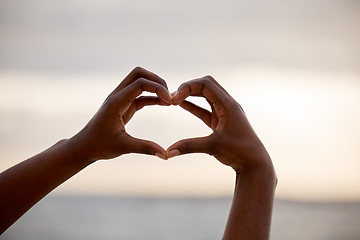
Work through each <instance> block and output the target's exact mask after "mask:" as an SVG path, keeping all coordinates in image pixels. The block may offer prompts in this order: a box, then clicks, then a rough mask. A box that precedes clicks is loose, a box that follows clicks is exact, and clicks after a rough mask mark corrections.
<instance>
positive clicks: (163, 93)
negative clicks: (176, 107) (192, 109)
mask: <svg viewBox="0 0 360 240" xmlns="http://www.w3.org/2000/svg"><path fill="white" fill-rule="evenodd" d="M143 91H147V92H151V93H155V94H156V95H157V96H158V97H159V98H160V99H161V100H162V101H164V102H165V103H168V104H170V103H171V102H172V97H171V96H170V93H169V92H168V90H167V89H166V88H165V87H164V86H163V85H161V84H159V83H156V82H152V81H150V80H147V79H144V78H139V79H138V80H137V81H135V82H133V83H131V84H130V85H129V86H127V87H126V88H124V89H123V90H121V91H120V92H118V93H116V94H115V95H114V98H115V99H116V101H118V102H119V103H120V104H123V105H125V106H130V105H131V102H132V101H134V99H135V98H136V97H138V96H139V95H140V94H141V93H142V92H143ZM126 109H127V108H126Z"/></svg>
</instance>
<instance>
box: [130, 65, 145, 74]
mask: <svg viewBox="0 0 360 240" xmlns="http://www.w3.org/2000/svg"><path fill="white" fill-rule="evenodd" d="M143 71H144V68H142V67H140V66H137V67H135V68H134V69H133V70H132V72H134V73H136V74H139V73H141V72H143Z"/></svg>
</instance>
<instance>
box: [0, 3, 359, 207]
mask: <svg viewBox="0 0 360 240" xmlns="http://www.w3.org/2000/svg"><path fill="white" fill-rule="evenodd" d="M359 25H360V1H357V0H316V1H313V0H302V1H300V0H291V1H259V0H257V1H242V0H241V1H227V0H225V1H224V0H222V1H212V0H206V1H190V0H183V1H160V0H156V1H130V0H128V1H125V0H123V1H110V0H103V1H89V0H79V1H73V0H71V1H70V0H61V1H60V0H54V1H45V0H31V1H17V0H0V159H1V160H0V170H5V169H6V168H8V167H10V166H12V165H14V164H16V163H18V162H20V161H22V160H24V159H26V158H28V157H30V156H32V155H34V154H36V153H38V152H40V151H42V150H44V149H46V148H47V147H49V146H51V145H52V144H54V143H55V142H57V141H58V140H59V139H62V138H69V137H71V136H72V135H74V134H75V133H76V132H77V131H79V130H80V129H81V128H82V127H83V126H84V125H85V124H86V123H87V121H88V120H89V119H90V118H91V117H92V115H93V114H94V113H95V112H96V110H97V109H98V107H99V106H100V105H101V103H102V101H103V100H104V99H105V98H106V96H107V95H108V94H109V93H110V91H112V90H113V89H114V88H115V87H116V86H117V84H118V83H119V82H121V80H122V79H123V78H124V77H125V76H126V74H127V73H129V72H130V71H131V70H132V69H133V68H134V67H136V66H138V65H139V66H142V67H145V68H147V69H149V70H151V71H154V72H156V73H157V74H158V75H160V76H162V77H163V78H164V79H166V81H167V82H168V85H169V88H170V90H176V89H177V87H178V86H179V85H180V84H181V83H182V82H184V81H187V80H190V79H193V78H197V77H202V76H204V75H208V74H210V75H212V76H213V77H215V78H216V79H217V80H218V81H219V82H220V83H221V84H222V85H223V86H224V87H225V88H226V89H228V90H229V92H230V93H231V95H232V96H233V97H234V98H235V99H237V100H238V101H239V103H241V105H242V106H243V108H244V109H245V111H246V113H247V115H248V117H249V119H250V121H251V123H252V124H253V127H254V128H255V130H256V131H257V133H258V135H259V136H260V138H261V139H262V140H263V142H264V144H265V145H266V147H267V149H268V151H269V153H270V155H271V156H272V159H273V162H274V164H275V167H276V170H277V174H278V178H279V185H278V188H277V197H278V198H286V199H293V200H316V201H337V200H344V201H359V200H360V174H359V170H358V169H359V168H360V161H359V155H360V147H359V142H360V126H359V122H360V45H359V42H360V26H359ZM200 104H202V102H200ZM127 129H128V131H129V133H131V134H132V135H134V136H136V137H143V138H146V139H151V140H154V141H156V142H158V143H159V144H160V145H162V146H163V147H164V148H167V147H168V146H169V145H171V144H172V143H173V142H175V141H177V140H180V139H182V138H186V137H193V136H203V135H207V134H210V133H211V131H210V130H209V129H208V128H207V127H206V126H205V125H203V124H202V123H201V122H200V121H199V120H198V119H196V118H195V117H193V116H191V115H190V114H188V113H187V112H185V111H182V110H181V109H180V108H177V107H167V108H164V107H148V108H146V109H143V110H141V111H140V112H138V113H137V114H136V115H135V117H134V119H133V120H132V121H131V122H130V123H129V124H128V125H127ZM233 182H234V174H233V172H232V170H231V169H230V168H228V167H226V166H223V165H221V164H220V163H218V162H217V161H216V160H215V159H213V158H211V157H209V156H206V155H204V154H193V155H187V156H182V157H178V158H174V159H172V160H170V161H167V162H165V161H162V160H160V159H157V158H155V157H151V156H142V155H135V154H133V155H126V156H122V157H120V158H119V159H115V160H111V161H102V162H98V163H96V164H94V165H92V166H90V167H89V168H87V169H86V170H84V171H82V172H81V173H79V174H78V175H76V176H75V177H73V178H72V179H71V180H69V181H67V182H66V183H65V184H63V185H62V186H61V187H59V188H58V189H56V190H55V194H67V195H68V194H70V195H73V194H86V195H132V196H157V197H163V196H172V197H174V196H181V197H183V196H195V197H208V196H230V195H231V194H232V191H233V185H234V183H233Z"/></svg>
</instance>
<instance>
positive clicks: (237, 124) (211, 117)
mask: <svg viewBox="0 0 360 240" xmlns="http://www.w3.org/2000/svg"><path fill="white" fill-rule="evenodd" d="M188 96H201V97H205V98H206V100H207V101H208V103H209V104H210V106H211V109H212V111H211V112H209V111H208V110H206V109H203V108H200V107H199V106H196V105H194V104H192V103H190V102H187V101H185V99H186V98H187V97H188ZM173 103H174V104H180V106H181V107H182V108H184V109H185V110H187V111H189V112H191V113H192V114H194V115H195V116H197V117H199V118H200V119H201V120H202V121H203V122H204V123H205V124H206V125H208V126H209V127H210V128H211V129H212V130H213V133H212V134H211V135H209V136H207V137H201V138H192V139H185V140H181V141H179V142H177V143H175V144H173V145H172V146H170V147H169V148H168V149H167V156H168V157H174V156H177V155H180V154H187V153H195V152H201V153H207V154H210V155H213V156H214V157H215V158H217V159H218V160H219V161H220V162H222V163H223V164H225V165H228V166H230V167H232V168H233V169H234V170H235V174H236V183H235V192H234V197H233V202H232V206H231V210H230V213H229V217H228V221H227V224H226V228H225V232H224V236H223V239H224V240H229V239H236V240H238V239H241V240H265V239H269V233H270V223H271V215H272V207H273V198H274V191H275V187H276V183H277V178H276V174H275V170H274V167H273V164H272V161H271V159H270V156H269V154H268V153H267V151H266V149H265V147H264V146H263V144H262V143H261V141H260V139H259V138H258V136H257V135H256V133H255V132H254V130H253V129H252V127H251V126H250V123H249V121H248V120H247V118H246V116H245V113H244V111H243V109H242V108H241V106H240V105H239V104H238V103H237V102H236V101H235V100H234V99H233V98H232V97H231V96H230V95H229V94H228V93H227V92H226V90H225V89H224V88H223V87H221V86H220V84H219V83H218V82H216V81H215V80H214V79H213V78H212V77H210V76H208V77H204V78H201V79H196V80H192V81H189V82H186V83H184V84H182V85H181V86H180V87H179V89H178V91H177V92H176V93H174V96H173Z"/></svg>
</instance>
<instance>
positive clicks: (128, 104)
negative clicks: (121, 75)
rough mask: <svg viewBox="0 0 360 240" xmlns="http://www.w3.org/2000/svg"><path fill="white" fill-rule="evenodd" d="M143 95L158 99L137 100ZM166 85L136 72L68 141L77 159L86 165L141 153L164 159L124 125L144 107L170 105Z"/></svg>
mask: <svg viewBox="0 0 360 240" xmlns="http://www.w3.org/2000/svg"><path fill="white" fill-rule="evenodd" d="M143 91H148V92H152V93H156V95H157V96H158V97H139V98H137V97H138V96H139V95H140V94H141V93H142V92H143ZM171 102H172V99H171V96H170V94H169V92H168V89H167V85H166V83H165V81H164V80H163V79H161V78H160V77H159V76H157V75H155V74H154V73H151V72H149V71H147V70H145V69H142V68H140V67H137V68H135V69H134V70H133V71H132V72H131V73H130V74H129V75H128V76H127V77H126V78H125V79H124V80H123V81H122V82H121V83H120V85H119V86H118V87H117V88H116V89H115V90H114V91H113V92H112V93H111V94H110V95H109V96H108V97H107V99H106V100H105V102H104V103H103V105H102V106H101V107H100V109H99V110H98V112H97V113H96V114H95V116H94V117H93V118H92V119H91V120H90V121H89V123H88V124H87V125H86V126H85V127H84V128H83V129H82V130H81V131H80V132H79V133H78V134H76V135H75V136H74V137H73V138H71V139H69V142H71V143H72V146H73V148H74V150H75V152H76V153H77V154H78V155H79V158H83V159H84V158H85V159H87V160H89V161H96V160H98V159H110V158H114V157H117V156H120V155H122V154H126V153H144V154H150V155H156V156H158V157H160V158H163V159H165V158H166V157H165V150H164V149H163V148H162V147H160V146H159V145H158V144H156V143H154V142H151V141H146V140H142V139H137V138H134V137H132V136H130V135H129V134H128V133H127V132H126V130H125V125H126V123H127V122H128V121H129V120H130V119H131V117H132V116H133V115H134V113H135V112H136V111H138V110H140V109H141V108H142V107H144V106H146V105H154V104H157V105H170V104H171Z"/></svg>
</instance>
